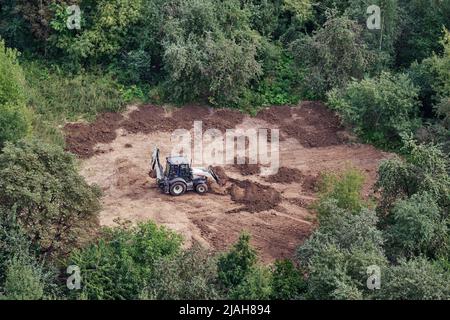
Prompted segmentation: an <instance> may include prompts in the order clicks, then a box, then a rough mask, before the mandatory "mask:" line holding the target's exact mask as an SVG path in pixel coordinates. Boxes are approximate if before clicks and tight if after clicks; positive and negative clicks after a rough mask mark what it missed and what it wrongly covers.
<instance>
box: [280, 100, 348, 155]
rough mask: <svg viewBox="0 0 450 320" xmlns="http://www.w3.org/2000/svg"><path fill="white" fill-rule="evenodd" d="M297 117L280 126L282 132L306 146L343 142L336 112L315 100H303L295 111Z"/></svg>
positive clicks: (332, 144) (322, 145)
mask: <svg viewBox="0 0 450 320" xmlns="http://www.w3.org/2000/svg"><path fill="white" fill-rule="evenodd" d="M295 114H296V115H297V116H298V118H297V119H295V120H293V121H292V122H290V123H288V124H286V125H285V126H282V127H281V130H282V132H283V133H284V134H285V135H287V136H289V137H292V138H295V139H297V140H298V142H300V144H302V145H303V146H304V147H307V148H319V147H329V146H335V145H339V144H342V143H344V142H345V141H342V135H341V134H340V132H343V131H344V128H343V126H342V124H341V121H340V119H339V118H338V116H337V115H336V114H334V113H333V112H332V111H330V110H329V109H327V107H326V106H325V105H324V104H323V103H321V102H317V101H307V102H304V103H303V104H302V105H301V107H300V108H299V109H297V110H296V113H295Z"/></svg>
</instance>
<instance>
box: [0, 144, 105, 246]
mask: <svg viewBox="0 0 450 320" xmlns="http://www.w3.org/2000/svg"><path fill="white" fill-rule="evenodd" d="M0 206H1V207H3V208H6V209H10V208H15V210H16V212H17V219H18V221H19V223H20V225H21V226H22V227H23V229H24V230H25V231H26V233H27V235H28V236H29V238H30V239H31V241H32V243H33V244H34V245H36V246H38V247H39V248H40V250H41V252H43V253H46V254H53V253H55V254H62V253H67V252H69V251H71V250H72V249H73V246H74V245H76V244H77V243H78V242H79V241H80V238H83V235H84V236H87V235H88V234H89V232H90V230H92V229H91V228H92V227H94V226H95V225H96V223H97V212H98V210H99V208H100V204H99V191H98V189H97V188H94V187H91V186H89V185H88V184H87V183H86V182H85V181H84V179H83V178H82V177H81V176H80V175H79V173H78V172H77V167H76V163H75V158H74V156H73V155H71V154H69V153H66V152H64V151H63V150H62V149H61V148H60V147H56V146H51V145H47V144H44V143H41V142H39V141H37V140H33V141H19V142H17V143H16V144H10V143H8V144H7V145H6V146H5V148H4V149H3V154H1V155H0ZM78 237H80V238H78Z"/></svg>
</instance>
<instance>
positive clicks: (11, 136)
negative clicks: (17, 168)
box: [0, 38, 31, 150]
mask: <svg viewBox="0 0 450 320" xmlns="http://www.w3.org/2000/svg"><path fill="white" fill-rule="evenodd" d="M24 85H25V80H24V76H23V71H22V68H21V67H20V66H19V62H18V52H17V51H15V50H13V49H9V48H6V47H5V42H4V41H3V40H2V39H1V38H0V150H1V148H2V147H3V145H4V143H5V142H6V141H12V142H14V141H17V140H20V139H21V138H23V137H25V136H26V135H27V134H28V133H29V132H30V127H31V121H30V115H29V114H28V112H27V110H26V108H25V88H24Z"/></svg>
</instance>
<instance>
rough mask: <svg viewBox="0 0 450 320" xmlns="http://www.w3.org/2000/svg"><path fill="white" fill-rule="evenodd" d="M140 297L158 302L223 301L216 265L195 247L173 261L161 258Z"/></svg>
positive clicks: (207, 255) (213, 260)
mask: <svg viewBox="0 0 450 320" xmlns="http://www.w3.org/2000/svg"><path fill="white" fill-rule="evenodd" d="M149 282H150V284H149V286H148V288H146V289H145V291H144V293H143V294H142V295H141V297H144V298H151V299H157V300H214V299H220V298H222V292H221V290H220V289H219V286H218V275H217V261H216V259H215V258H214V257H213V256H212V255H211V254H210V253H209V252H207V251H206V250H204V249H202V248H201V247H200V246H198V245H194V247H192V248H190V249H188V250H185V251H182V252H180V253H179V254H178V255H176V256H175V257H172V256H169V257H164V258H163V259H161V260H160V262H158V263H157V264H156V267H155V271H154V275H153V276H152V277H151V279H149Z"/></svg>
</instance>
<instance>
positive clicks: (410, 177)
mask: <svg viewBox="0 0 450 320" xmlns="http://www.w3.org/2000/svg"><path fill="white" fill-rule="evenodd" d="M402 152H403V154H404V155H405V159H400V158H399V157H394V158H392V159H389V160H385V161H383V162H382V163H381V165H380V167H379V169H378V177H379V178H378V181H377V183H376V188H377V190H379V191H381V199H380V202H379V206H378V210H379V211H380V212H381V213H382V214H383V215H387V214H388V213H389V211H390V209H391V208H392V206H393V205H394V203H396V202H397V200H400V199H405V198H409V197H411V196H413V195H414V194H417V193H423V192H426V193H428V194H429V195H430V196H431V197H432V198H433V199H434V200H435V201H436V202H437V204H438V205H439V206H440V207H441V208H443V209H445V208H448V206H449V199H450V177H449V173H448V159H447V157H446V155H445V154H444V153H443V152H442V151H441V150H440V149H439V148H437V147H436V146H434V145H432V144H417V143H416V142H415V141H414V140H412V139H411V138H406V139H405V140H404V146H403V148H402Z"/></svg>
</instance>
